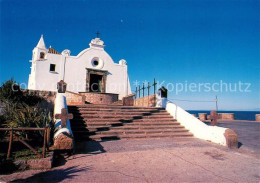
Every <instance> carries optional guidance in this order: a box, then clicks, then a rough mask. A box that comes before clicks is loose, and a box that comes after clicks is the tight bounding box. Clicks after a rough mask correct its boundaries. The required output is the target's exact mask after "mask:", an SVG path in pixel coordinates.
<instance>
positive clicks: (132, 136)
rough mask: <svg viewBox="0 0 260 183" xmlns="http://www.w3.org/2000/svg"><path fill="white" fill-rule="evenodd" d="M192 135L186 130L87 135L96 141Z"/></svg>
mask: <svg viewBox="0 0 260 183" xmlns="http://www.w3.org/2000/svg"><path fill="white" fill-rule="evenodd" d="M192 136H193V135H192V134H191V133H188V132H184V133H174V132H173V133H164V134H158V133H153V134H123V135H116V136H111V135H92V136H89V137H88V138H89V139H92V140H96V141H102V140H116V139H139V138H165V137H169V138H170V137H171V138H177V137H192Z"/></svg>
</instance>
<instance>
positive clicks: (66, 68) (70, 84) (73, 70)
mask: <svg viewBox="0 0 260 183" xmlns="http://www.w3.org/2000/svg"><path fill="white" fill-rule="evenodd" d="M104 47H105V45H104V42H103V41H102V40H100V38H95V39H92V40H91V42H90V43H89V48H87V49H84V50H83V51H81V52H80V53H79V54H78V55H77V56H72V55H70V50H67V49H66V50H64V51H62V52H61V53H59V52H57V51H56V50H54V49H53V48H51V47H50V48H46V46H45V43H44V39H43V36H41V38H40V40H39V42H38V44H37V46H36V47H35V48H34V49H33V55H32V60H31V63H32V65H31V73H30V75H29V82H28V89H30V90H45V91H57V83H58V82H59V81H60V80H64V81H65V82H66V83H67V91H71V92H75V93H79V92H93V93H94V92H96V93H113V94H118V98H119V99H122V97H124V96H127V95H129V94H131V87H130V83H129V77H128V73H127V65H126V61H125V60H123V59H122V60H120V61H119V63H115V62H114V61H113V59H112V58H111V57H110V56H109V54H108V53H107V52H106V51H105V50H104Z"/></svg>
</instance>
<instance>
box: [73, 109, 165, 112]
mask: <svg viewBox="0 0 260 183" xmlns="http://www.w3.org/2000/svg"><path fill="white" fill-rule="evenodd" d="M68 110H69V111H71V112H97V111H98V112H167V111H166V110H165V109H160V108H159V109H106V108H68Z"/></svg>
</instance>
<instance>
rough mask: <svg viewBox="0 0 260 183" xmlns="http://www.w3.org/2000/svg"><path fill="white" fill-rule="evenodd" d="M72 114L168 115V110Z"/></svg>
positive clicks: (81, 113)
mask: <svg viewBox="0 0 260 183" xmlns="http://www.w3.org/2000/svg"><path fill="white" fill-rule="evenodd" d="M73 114H74V116H78V115H84V116H93V115H105V116H106V115H137V116H138V115H145V116H149V115H170V114H169V113H168V112H166V111H160V112H140V111H138V112H131V111H129V112H122V111H120V112H103V111H83V112H82V111H80V112H74V113H73Z"/></svg>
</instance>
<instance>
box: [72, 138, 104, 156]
mask: <svg viewBox="0 0 260 183" xmlns="http://www.w3.org/2000/svg"><path fill="white" fill-rule="evenodd" d="M105 152H106V151H105V150H104V148H103V146H102V145H101V144H100V143H99V142H97V141H84V142H76V144H75V153H76V154H101V153H105Z"/></svg>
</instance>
